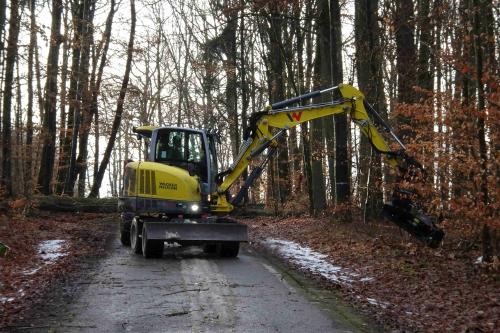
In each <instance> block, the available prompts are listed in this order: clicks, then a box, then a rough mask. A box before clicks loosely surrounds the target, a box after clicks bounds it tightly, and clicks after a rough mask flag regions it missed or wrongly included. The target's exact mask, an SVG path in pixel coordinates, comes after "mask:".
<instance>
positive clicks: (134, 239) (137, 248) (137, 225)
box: [130, 217, 142, 254]
mask: <svg viewBox="0 0 500 333" xmlns="http://www.w3.org/2000/svg"><path fill="white" fill-rule="evenodd" d="M141 229H142V224H141V222H140V221H139V219H138V218H137V217H134V219H133V220H132V224H131V225H130V247H131V248H132V252H134V253H135V254H141V253H142V242H141V232H142V230H141Z"/></svg>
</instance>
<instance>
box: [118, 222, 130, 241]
mask: <svg viewBox="0 0 500 333" xmlns="http://www.w3.org/2000/svg"><path fill="white" fill-rule="evenodd" d="M130 225H131V221H127V220H125V219H123V218H120V242H121V243H122V245H124V246H130Z"/></svg>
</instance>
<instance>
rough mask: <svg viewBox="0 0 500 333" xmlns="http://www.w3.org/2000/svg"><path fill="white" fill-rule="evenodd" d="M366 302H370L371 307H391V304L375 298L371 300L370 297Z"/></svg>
mask: <svg viewBox="0 0 500 333" xmlns="http://www.w3.org/2000/svg"><path fill="white" fill-rule="evenodd" d="M366 300H367V301H368V303H370V304H371V305H377V306H380V307H381V308H383V309H385V308H387V306H388V305H389V303H387V302H382V301H378V300H376V299H375V298H370V297H367V298H366Z"/></svg>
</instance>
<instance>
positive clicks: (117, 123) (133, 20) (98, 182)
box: [89, 0, 136, 198]
mask: <svg viewBox="0 0 500 333" xmlns="http://www.w3.org/2000/svg"><path fill="white" fill-rule="evenodd" d="M130 17H131V27H130V38H129V42H128V49H127V63H126V66H125V74H124V76H123V81H122V86H121V89H120V95H119V97H118V102H117V106H116V113H115V119H114V121H113V126H112V128H111V135H110V138H109V141H108V145H107V146H106V150H105V152H104V156H103V159H102V162H101V165H100V166H99V171H98V172H97V175H96V176H95V178H94V184H93V185H92V189H91V191H90V194H89V197H94V198H95V197H97V196H98V195H99V188H100V187H101V183H102V179H103V177H104V172H105V171H106V168H107V166H108V163H109V158H110V156H111V150H112V149H113V147H114V144H115V140H116V136H117V134H118V129H119V128H120V123H121V120H122V114H123V104H124V101H125V95H126V93H127V86H128V80H129V76H130V68H131V66H132V56H133V50H134V36H135V23H136V14H135V0H130Z"/></svg>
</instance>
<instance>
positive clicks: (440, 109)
mask: <svg viewBox="0 0 500 333" xmlns="http://www.w3.org/2000/svg"><path fill="white" fill-rule="evenodd" d="M498 17H499V10H498V7H497V6H495V1H492V0H444V1H443V0H416V1H412V0H398V1H377V0H354V1H352V0H345V1H336V0H276V1H260V0H256V1H245V0H211V1H208V2H205V1H198V0H180V1H173V0H167V1H157V0H130V1H128V0H106V1H104V0H102V1H96V0H72V1H70V0H52V1H36V0H25V1H19V0H11V1H7V0H1V4H0V89H1V90H0V97H1V103H0V108H1V113H0V114H1V119H0V120H1V122H0V123H1V127H0V132H1V137H2V139H1V151H0V154H1V160H2V163H1V166H0V170H1V183H0V186H1V187H0V189H1V195H2V197H4V198H18V197H28V198H29V197H31V196H32V195H34V194H43V195H64V196H75V197H87V196H88V197H110V196H118V195H119V192H120V188H121V187H122V184H121V176H120V174H121V172H122V170H123V165H124V163H125V161H127V160H130V159H133V160H137V159H143V158H144V156H145V155H146V149H147V148H146V147H145V146H144V143H142V142H141V141H138V140H137V139H136V137H135V135H133V133H132V128H133V127H135V126H140V125H157V126H179V127H192V128H213V129H215V130H217V131H218V132H219V133H220V137H221V143H220V145H219V147H218V150H219V163H220V165H222V169H224V167H227V166H228V165H229V164H230V163H231V161H232V159H233V158H234V157H235V156H236V155H237V154H238V149H239V146H240V144H241V142H242V136H243V133H244V132H245V129H246V128H247V126H248V121H249V118H250V115H251V114H252V113H254V112H257V111H260V110H262V109H264V108H265V106H266V105H268V104H270V103H274V102H278V101H281V100H284V99H286V98H290V97H293V96H297V95H300V94H303V93H306V92H308V91H311V90H316V89H321V88H326V87H330V86H335V85H337V84H339V83H342V82H344V83H350V84H353V85H354V86H356V87H359V89H360V90H361V91H363V92H364V94H365V96H366V99H367V100H368V101H369V102H370V103H371V104H372V105H373V106H374V107H375V109H376V110H377V112H378V113H379V114H380V115H381V116H382V117H383V118H384V119H386V120H388V122H389V123H390V124H391V125H392V126H393V127H394V128H395V129H396V133H397V134H398V135H399V136H400V138H401V139H402V140H403V142H405V144H406V147H407V149H408V152H410V154H411V155H412V156H414V157H415V158H416V159H417V160H418V161H420V162H421V163H422V164H423V165H424V166H425V168H426V170H427V175H428V176H427V178H426V182H422V183H421V184H412V185H414V186H417V187H418V190H419V192H420V194H421V195H422V198H423V200H424V202H425V204H426V207H427V210H429V211H430V212H432V213H434V214H435V215H439V216H441V217H442V218H443V219H444V220H445V221H447V222H446V223H449V226H448V227H449V228H459V229H464V230H469V229H473V230H483V240H484V239H486V240H489V239H491V238H493V239H495V238H496V237H495V233H496V232H497V230H498V228H499V226H500V225H499V219H498V212H499V200H498V199H499V195H500V192H499V190H498V188H499V186H498V185H499V180H500V177H499V176H500V170H499V167H498V166H499V158H500V156H499V149H500V147H499V143H498V142H500V137H499V135H500V133H499V130H498V128H499V124H500V117H499V112H498V107H499V105H500V91H499V80H498V77H499V76H498V75H499V66H498V58H499V47H500V38H499V21H498ZM323 98H328V97H323ZM312 102H321V100H316V101H312ZM394 182H395V177H394V173H393V172H392V171H391V170H390V169H389V168H388V166H387V163H386V162H385V161H384V159H383V158H382V157H381V156H380V155H379V154H377V153H376V152H375V151H373V149H372V148H371V146H370V144H369V142H368V141H367V140H366V139H365V138H364V137H362V136H360V133H359V130H358V129H357V128H356V127H355V126H354V124H353V123H352V122H350V121H349V119H348V117H347V116H346V115H341V116H337V117H335V118H333V117H327V118H322V119H319V120H315V121H312V122H310V123H304V124H302V125H301V126H300V127H297V128H292V129H291V130H290V131H288V133H287V135H286V137H285V138H284V140H283V141H282V142H281V143H280V147H279V152H278V154H277V156H276V157H275V158H274V159H273V160H272V161H271V162H270V163H269V165H268V167H267V169H266V170H265V173H264V175H263V177H262V178H261V179H260V180H259V182H258V184H256V185H255V186H254V187H253V188H252V190H251V191H250V194H249V196H248V198H246V200H247V202H249V203H252V204H258V205H264V206H265V207H266V208H267V209H268V210H270V211H272V212H274V213H276V214H285V215H286V214H292V215H293V214H311V215H313V216H319V215H330V214H334V215H335V216H338V217H339V219H351V218H360V219H362V220H364V221H365V220H369V219H371V218H376V217H378V214H379V212H380V207H381V205H382V203H383V202H384V201H385V200H387V199H388V198H390V196H391V191H392V189H393V186H394ZM485 244H486V254H488V253H490V255H489V256H490V257H491V256H492V255H493V254H492V251H494V248H495V242H490V241H487V242H486V243H485ZM497 251H498V249H497Z"/></svg>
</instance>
